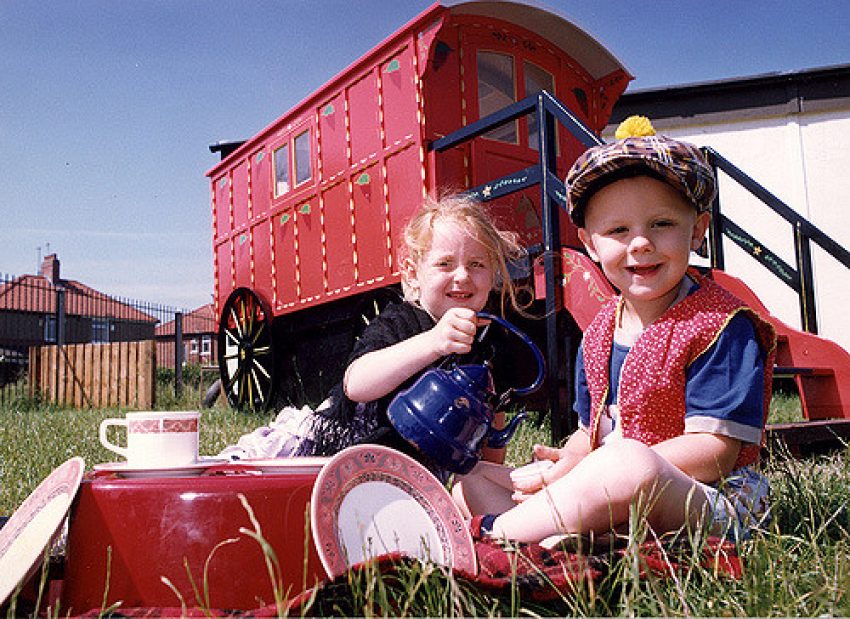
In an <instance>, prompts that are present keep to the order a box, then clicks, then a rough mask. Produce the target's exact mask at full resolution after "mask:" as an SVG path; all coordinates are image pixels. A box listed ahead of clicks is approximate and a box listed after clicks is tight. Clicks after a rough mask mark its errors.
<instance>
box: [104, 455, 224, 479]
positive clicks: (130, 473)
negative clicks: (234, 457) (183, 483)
mask: <svg viewBox="0 0 850 619" xmlns="http://www.w3.org/2000/svg"><path fill="white" fill-rule="evenodd" d="M221 464H227V460H224V459H219V458H202V459H200V460H198V461H197V462H193V463H191V464H178V465H174V466H149V465H147V466H139V465H131V464H130V463H129V462H126V461H125V462H104V463H103V464H95V465H94V470H95V472H96V473H116V474H117V475H120V476H121V477H128V478H137V477H193V476H196V475H200V474H201V473H203V472H204V471H205V470H207V469H209V468H212V467H214V466H218V465H221Z"/></svg>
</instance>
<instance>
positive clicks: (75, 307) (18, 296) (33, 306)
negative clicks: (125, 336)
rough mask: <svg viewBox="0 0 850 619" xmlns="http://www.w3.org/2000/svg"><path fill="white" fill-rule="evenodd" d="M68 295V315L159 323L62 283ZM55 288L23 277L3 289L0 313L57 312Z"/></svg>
mask: <svg viewBox="0 0 850 619" xmlns="http://www.w3.org/2000/svg"><path fill="white" fill-rule="evenodd" d="M62 287H63V288H64V289H65V290H66V291H67V293H66V295H65V314H66V315H68V316H96V317H108V318H118V319H121V320H126V321H135V322H154V323H155V322H159V320H158V319H157V318H155V317H154V316H151V315H150V314H147V313H145V312H143V311H140V310H138V309H136V308H134V307H133V306H132V305H128V304H127V303H123V302H121V301H118V300H116V299H113V298H112V297H110V296H109V295H107V294H104V293H102V292H99V291H97V290H95V289H94V288H91V287H89V286H86V285H85V284H81V283H80V282H78V281H74V280H62ZM55 293H56V287H55V286H54V285H53V284H52V283H51V282H50V280H48V279H47V278H46V277H42V276H40V275H22V276H20V277H16V278H15V279H13V280H12V281H10V282H6V283H3V284H2V285H0V311H2V310H12V311H17V312H34V313H38V314H53V313H55V312H56V294H55Z"/></svg>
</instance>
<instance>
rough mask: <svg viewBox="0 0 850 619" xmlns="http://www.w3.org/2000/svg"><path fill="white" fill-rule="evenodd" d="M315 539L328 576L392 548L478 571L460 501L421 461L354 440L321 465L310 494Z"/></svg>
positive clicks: (472, 572)
mask: <svg viewBox="0 0 850 619" xmlns="http://www.w3.org/2000/svg"><path fill="white" fill-rule="evenodd" d="M310 508H311V518H312V521H311V524H312V527H313V539H314V541H315V544H316V549H317V551H318V554H319V558H320V559H321V561H322V565H323V566H324V568H325V571H326V572H327V573H328V575H329V576H331V577H334V576H337V575H339V574H342V573H344V572H345V571H346V570H347V569H348V567H349V566H351V565H354V564H356V563H360V562H362V561H364V560H366V559H369V558H371V557H377V556H380V555H382V554H386V553H389V552H401V553H402V554H405V555H408V556H413V557H416V558H419V559H423V560H428V561H432V562H434V563H438V564H441V565H445V566H448V567H452V568H454V569H458V570H463V571H465V572H467V573H469V574H475V572H476V562H475V547H474V545H473V542H472V536H471V535H470V533H469V530H468V528H467V526H466V523H464V520H463V516H462V515H461V513H460V510H459V509H458V507H457V505H455V503H454V501H452V498H451V496H449V493H448V491H446V489H445V488H444V487H443V485H442V484H441V483H440V482H439V480H438V479H437V478H436V477H434V476H433V475H432V474H431V473H430V472H429V471H428V470H427V469H426V468H425V467H424V466H422V465H421V464H419V463H418V462H416V461H415V460H413V459H412V458H410V457H409V456H406V455H404V454H402V453H400V452H398V451H395V450H393V449H390V448H388V447H382V446H378V445H357V446H354V447H349V448H348V449H345V450H343V451H341V452H340V453H338V454H337V455H336V456H334V457H333V458H331V460H330V461H329V462H328V463H327V464H326V465H325V466H324V467H323V468H322V471H321V472H320V473H319V476H318V478H317V479H316V484H315V486H314V487H313V496H312V500H311V505H310Z"/></svg>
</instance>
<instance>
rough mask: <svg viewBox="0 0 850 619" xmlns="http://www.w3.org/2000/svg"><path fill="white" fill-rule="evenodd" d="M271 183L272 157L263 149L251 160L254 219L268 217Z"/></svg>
mask: <svg viewBox="0 0 850 619" xmlns="http://www.w3.org/2000/svg"><path fill="white" fill-rule="evenodd" d="M271 183H272V156H271V152H266V149H263V150H260V151H257V152H256V153H254V155H253V156H252V158H251V213H252V214H253V216H254V217H265V216H266V215H268V212H269V208H271V203H272V185H271ZM267 264H268V263H267Z"/></svg>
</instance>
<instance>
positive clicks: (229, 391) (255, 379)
mask: <svg viewBox="0 0 850 619" xmlns="http://www.w3.org/2000/svg"><path fill="white" fill-rule="evenodd" d="M271 322H272V316H271V313H270V312H269V311H268V309H267V307H266V305H265V304H264V303H263V302H262V301H261V300H260V299H259V298H258V297H257V295H256V294H254V293H253V292H252V291H251V290H249V289H247V288H238V289H236V290H234V291H233V293H231V295H230V296H229V297H228V299H227V302H226V303H225V304H224V308H223V309H222V312H221V323H220V325H219V330H218V367H219V372H220V373H221V385H222V390H223V391H224V393H225V395H226V396H227V401H228V402H229V403H230V405H231V406H232V407H233V408H237V409H244V408H251V409H255V410H263V409H265V408H266V407H268V405H269V404H270V402H271V396H272V392H273V390H274V386H275V364H274V346H273V345H272V330H271Z"/></svg>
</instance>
